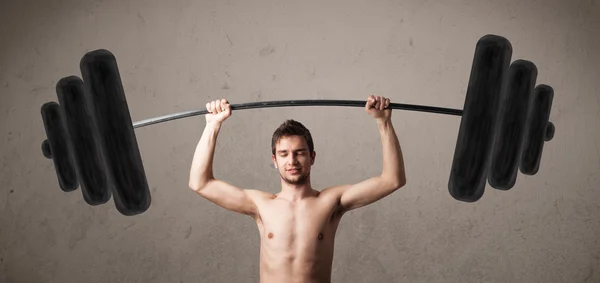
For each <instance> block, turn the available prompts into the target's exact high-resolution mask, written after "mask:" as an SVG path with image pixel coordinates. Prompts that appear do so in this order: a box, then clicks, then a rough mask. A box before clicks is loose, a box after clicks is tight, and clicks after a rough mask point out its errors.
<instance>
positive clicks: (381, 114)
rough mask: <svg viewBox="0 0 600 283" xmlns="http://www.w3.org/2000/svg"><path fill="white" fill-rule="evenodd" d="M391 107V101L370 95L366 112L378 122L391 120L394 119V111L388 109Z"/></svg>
mask: <svg viewBox="0 0 600 283" xmlns="http://www.w3.org/2000/svg"><path fill="white" fill-rule="evenodd" d="M389 105H390V99H389V98H385V97H383V96H374V95H370V96H369V97H368V98H367V103H366V105H365V111H366V112H367V113H369V114H370V115H371V116H373V118H375V119H377V120H382V121H385V120H389V119H390V118H391V117H392V109H390V108H387V107H388V106H389Z"/></svg>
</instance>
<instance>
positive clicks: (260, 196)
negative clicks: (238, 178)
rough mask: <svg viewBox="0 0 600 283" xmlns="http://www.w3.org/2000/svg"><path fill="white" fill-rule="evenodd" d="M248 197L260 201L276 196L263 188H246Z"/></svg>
mask: <svg viewBox="0 0 600 283" xmlns="http://www.w3.org/2000/svg"><path fill="white" fill-rule="evenodd" d="M244 191H245V192H246V195H247V196H248V198H250V199H251V200H252V201H255V202H259V201H261V200H267V199H274V198H275V197H276V196H275V195H274V194H272V193H269V192H265V191H261V190H250V189H248V190H244Z"/></svg>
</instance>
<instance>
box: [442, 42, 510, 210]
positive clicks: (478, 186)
mask: <svg viewBox="0 0 600 283" xmlns="http://www.w3.org/2000/svg"><path fill="white" fill-rule="evenodd" d="M511 56H512V46H511V44H510V42H509V41H508V40H507V39H505V38H503V37H500V36H496V35H486V36H483V37H482V38H481V39H480V40H479V41H478V42H477V45H476V47H475V56H474V60H473V65H472V68H471V74H470V78H469V85H468V88H467V94H466V98H465V104H464V108H463V109H464V110H463V115H462V118H461V123H460V129H459V131H458V138H457V142H456V149H455V152H454V159H453V162H452V169H451V171H450V180H449V182H448V191H449V192H450V195H451V196H452V197H453V198H455V199H456V200H460V201H465V202H474V201H477V200H479V199H480V198H481V197H482V196H483V192H484V189H485V184H486V178H487V168H488V160H489V155H490V149H491V145H492V142H493V137H494V132H495V130H494V128H495V123H496V116H497V108H498V101H499V99H500V93H501V91H502V86H503V85H506V83H505V82H506V78H507V76H506V74H507V70H508V66H509V64H510V58H511Z"/></svg>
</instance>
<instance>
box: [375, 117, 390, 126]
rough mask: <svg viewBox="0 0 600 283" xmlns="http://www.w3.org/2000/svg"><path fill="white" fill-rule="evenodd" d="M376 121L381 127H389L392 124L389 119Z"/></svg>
mask: <svg viewBox="0 0 600 283" xmlns="http://www.w3.org/2000/svg"><path fill="white" fill-rule="evenodd" d="M376 120H377V125H378V126H379V127H388V126H390V125H391V124H392V121H391V120H390V119H388V118H380V119H376Z"/></svg>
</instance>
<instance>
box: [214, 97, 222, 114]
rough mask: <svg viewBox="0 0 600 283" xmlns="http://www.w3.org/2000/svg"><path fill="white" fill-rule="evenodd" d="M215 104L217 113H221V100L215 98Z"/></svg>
mask: <svg viewBox="0 0 600 283" xmlns="http://www.w3.org/2000/svg"><path fill="white" fill-rule="evenodd" d="M215 106H216V107H217V113H221V112H222V111H223V108H222V107H221V100H215Z"/></svg>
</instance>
